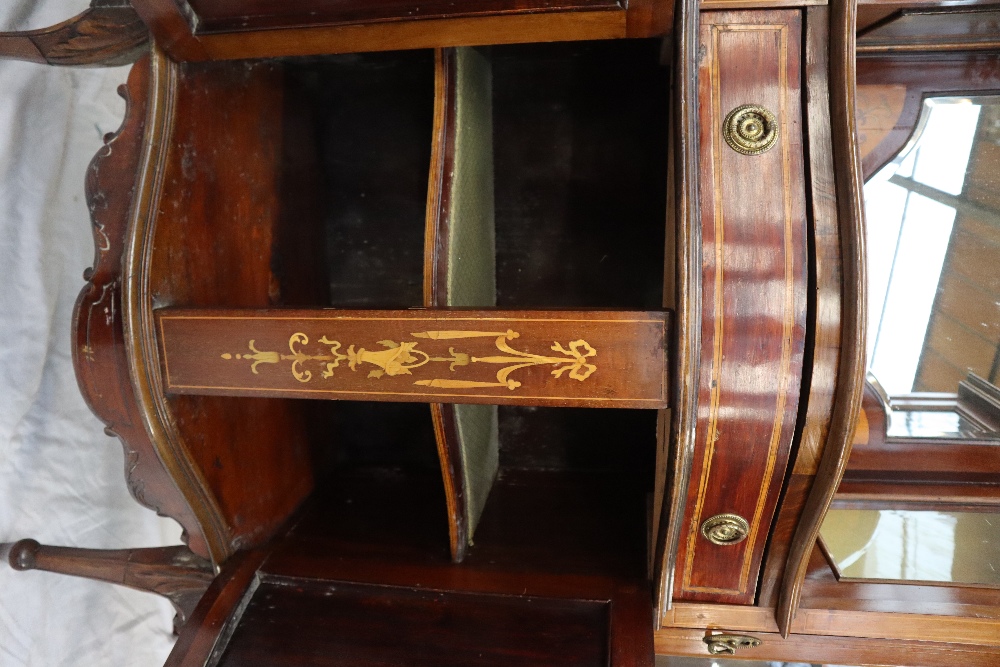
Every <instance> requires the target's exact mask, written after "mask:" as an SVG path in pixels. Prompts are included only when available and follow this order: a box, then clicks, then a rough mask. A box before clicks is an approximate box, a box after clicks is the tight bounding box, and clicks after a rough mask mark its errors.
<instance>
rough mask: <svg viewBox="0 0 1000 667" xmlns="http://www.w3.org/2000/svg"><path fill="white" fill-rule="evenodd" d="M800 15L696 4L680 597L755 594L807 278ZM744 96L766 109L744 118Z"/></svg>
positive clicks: (794, 390)
mask: <svg viewBox="0 0 1000 667" xmlns="http://www.w3.org/2000/svg"><path fill="white" fill-rule="evenodd" d="M801 24H802V19H801V14H800V12H799V11H797V10H774V11H762V12H753V13H751V12H703V13H702V22H701V43H702V49H703V57H702V60H701V69H700V71H699V87H700V92H699V101H700V102H699V103H700V112H699V115H700V118H701V121H702V122H701V133H700V142H701V159H700V163H701V165H702V167H701V193H700V198H701V211H702V216H701V220H702V225H701V226H702V230H701V231H702V238H703V243H702V249H703V250H702V252H703V275H702V283H703V290H702V295H703V300H702V345H701V350H702V359H701V380H700V393H699V399H698V402H699V406H698V425H697V433H696V440H695V442H696V451H695V456H694V465H693V471H692V478H691V479H692V483H691V486H690V489H689V492H688V502H687V511H686V515H685V531H686V536H685V537H684V539H683V541H682V544H681V546H680V550H679V555H678V568H679V569H678V576H677V581H676V585H675V598H677V599H681V600H704V601H715V602H730V603H737V604H752V603H753V601H754V596H755V592H756V581H757V575H758V571H759V569H760V562H761V557H762V554H763V551H764V546H765V543H766V541H767V535H768V532H769V528H770V525H771V520H772V517H773V514H774V511H775V505H776V503H777V500H778V496H779V494H780V491H781V487H782V481H783V478H784V472H785V468H786V465H787V462H788V455H789V450H790V448H791V444H792V437H793V434H794V430H795V422H796V414H797V411H798V402H799V390H800V385H801V378H802V360H803V350H804V347H805V333H806V282H807V255H806V224H807V220H806V213H805V182H804V170H803V151H802V130H801V113H802V112H801V102H800V100H801V92H800V89H801V83H800V52H801V45H800V42H801ZM744 105H757V106H760V107H763V109H764V110H763V111H753V110H752V111H751V112H750V113H749V115H748V114H744V116H743V118H742V120H741V119H740V118H739V115H738V110H739V109H740V108H741V107H743V106H744ZM732 118H735V119H736V120H735V121H734V122H733V123H730V119H732ZM771 130H774V131H776V132H777V136H776V137H774V138H771V139H770V140H769V138H768V136H767V134H768V132H769V131H771ZM771 142H773V143H771ZM727 143H728V144H729V145H727ZM769 143H771V145H770V147H768V144H769ZM748 153H749V154H748ZM731 515H736V516H737V517H739V518H734V517H732V516H731ZM717 517H725V518H724V519H719V521H720V522H722V525H723V526H728V527H729V528H724V529H723V531H722V533H721V534H718V535H716V537H717V538H724V539H723V540H719V539H716V540H715V541H713V540H712V539H710V537H709V534H711V531H709V530H707V526H708V525H709V524H707V523H706V521H707V520H709V519H710V518H717ZM741 522H743V523H741ZM741 531H742V532H743V535H744V536H743V537H742V538H739V536H738V533H740V532H741ZM726 539H728V540H729V543H724V544H720V543H718V542H719V541H726Z"/></svg>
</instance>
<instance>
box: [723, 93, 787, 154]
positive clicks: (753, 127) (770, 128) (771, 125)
mask: <svg viewBox="0 0 1000 667" xmlns="http://www.w3.org/2000/svg"><path fill="white" fill-rule="evenodd" d="M722 136H723V137H724V138H725V140H726V143H727V144H729V147H730V148H732V149H733V150H734V151H736V152H737V153H742V154H743V155H760V154H761V153H764V152H767V151H769V150H770V149H771V147H772V146H774V144H775V143H776V142H777V141H778V123H777V121H776V120H775V119H774V114H773V113H771V112H770V111H768V110H767V109H765V108H764V107H762V106H760V105H757V104H744V105H743V106H740V107H736V108H735V109H733V110H732V111H730V112H729V114H728V115H727V116H726V120H725V122H724V123H723V124H722Z"/></svg>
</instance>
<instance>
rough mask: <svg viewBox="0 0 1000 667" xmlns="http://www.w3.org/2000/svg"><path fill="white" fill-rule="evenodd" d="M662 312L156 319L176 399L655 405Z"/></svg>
mask: <svg viewBox="0 0 1000 667" xmlns="http://www.w3.org/2000/svg"><path fill="white" fill-rule="evenodd" d="M667 323H668V313H665V312H651V313H644V312H617V311H616V312H601V311H576V312H574V311H551V312H547V311H496V310H486V311H475V310H449V311H419V310H385V311H379V310H357V311H352V310H266V311H252V310H242V311H241V310H184V309H176V310H174V309H164V310H161V311H159V312H158V317H157V327H158V333H159V339H160V345H161V348H160V352H161V361H162V364H163V371H164V374H163V378H164V389H165V391H167V392H168V393H173V394H211V395H222V396H281V397H289V398H325V399H353V400H369V401H416V402H422V401H427V402H450V403H456V402H460V403H485V404H497V405H553V406H581V407H616V408H661V407H663V406H664V405H665V404H666V401H667V385H666V378H665V374H666V357H667V354H666V346H665V340H666V335H667Z"/></svg>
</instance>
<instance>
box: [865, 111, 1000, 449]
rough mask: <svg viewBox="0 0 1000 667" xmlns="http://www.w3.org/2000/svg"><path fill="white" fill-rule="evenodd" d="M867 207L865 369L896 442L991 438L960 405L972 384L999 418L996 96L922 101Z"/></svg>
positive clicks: (869, 190)
mask: <svg viewBox="0 0 1000 667" xmlns="http://www.w3.org/2000/svg"><path fill="white" fill-rule="evenodd" d="M865 200H866V206H867V218H868V264H869V328H868V331H869V334H868V366H869V371H870V373H871V374H873V375H874V376H875V377H876V378H878V382H879V383H880V384H881V385H882V387H884V388H885V391H886V393H887V394H888V396H889V397H890V404H891V407H892V411H893V419H892V420H891V426H890V428H891V429H892V430H891V431H890V433H889V435H890V436H901V437H907V436H909V437H939V438H940V437H952V438H963V437H964V438H969V437H974V438H981V437H992V436H994V435H995V433H996V430H997V429H996V428H995V427H994V426H995V425H994V424H992V423H991V422H993V421H994V420H992V419H990V418H989V414H987V420H986V422H987V423H983V421H982V419H981V418H978V417H977V416H976V415H974V414H972V413H969V412H968V411H965V412H963V410H961V409H956V404H960V403H961V401H960V400H959V398H960V395H961V394H962V393H963V391H962V390H961V389H960V384H961V383H965V384H967V385H970V386H972V389H971V391H973V393H983V392H985V395H986V396H987V402H988V403H989V402H993V403H995V405H994V408H996V410H993V412H997V411H998V410H1000V398H998V397H1000V392H998V391H997V389H996V384H997V376H998V374H1000V97H976V98H956V97H948V98H930V99H927V100H925V102H924V108H923V111H922V113H921V116H920V120H919V122H918V124H917V127H916V129H915V130H914V133H913V137H912V139H911V140H910V142H909V144H908V145H907V146H906V147H905V148H904V149H903V150H902V151H901V152H900V154H899V155H898V156H897V157H896V159H894V160H893V161H892V162H890V163H889V164H888V165H887V166H886V167H884V168H883V169H882V170H881V171H879V172H878V173H877V174H876V175H875V176H873V177H872V178H871V179H870V180H869V181H868V183H867V184H866V186H865ZM959 408H960V406H959ZM988 412H989V411H988ZM980 417H981V416H980Z"/></svg>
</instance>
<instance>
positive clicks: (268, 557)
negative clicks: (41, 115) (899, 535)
mask: <svg viewBox="0 0 1000 667" xmlns="http://www.w3.org/2000/svg"><path fill="white" fill-rule="evenodd" d="M909 4H913V5H918V4H919V7H920V9H919V11H918V10H915V9H913V8H910V7H908V6H907V3H883V2H868V3H866V4H863V5H862V6H860V7H859V6H857V5H856V3H855V2H854V0H829V2H827V1H824V0H803V1H796V0H759V1H753V0H750V1H745V0H705V1H703V2H701V3H700V4H699V3H697V2H694V1H693V0H678V1H677V2H673V1H672V0H664V1H661V0H561V1H559V2H554V1H550V0H475V1H473V0H468V1H467V2H463V3H455V2H441V1H438V0H431V1H429V2H426V3H413V2H408V1H406V0H380V1H378V2H355V1H353V0H300V1H298V2H278V1H277V0H241V1H239V2H237V1H236V0H131V2H126V1H125V0H94V3H93V6H92V8H91V9H90V10H88V11H87V12H85V13H84V14H82V15H80V16H78V17H76V18H75V19H72V20H70V21H69V22H67V23H64V24H61V25H59V26H55V27H53V28H51V29H47V30H40V31H34V32H30V33H9V34H5V35H2V36H0V54H3V55H6V56H9V57H15V58H21V59H26V60H31V61H36V62H39V63H49V64H54V65H80V66H83V65H106V64H120V63H134V64H133V65H132V69H131V73H130V74H129V77H128V81H127V83H126V84H125V86H124V87H123V95H124V97H125V99H126V102H127V112H126V115H125V119H124V121H123V123H122V126H121V128H120V130H119V131H118V132H117V133H115V134H114V135H113V136H109V137H108V138H107V141H106V146H104V147H103V148H101V149H100V150H99V151H98V153H97V156H96V157H95V158H94V161H93V163H92V164H91V167H90V169H89V171H88V173H87V174H86V189H87V198H88V202H89V205H90V210H91V216H92V223H93V228H94V237H95V246H96V248H97V253H96V258H95V263H94V267H93V269H91V270H90V271H89V272H88V274H87V276H86V280H87V284H86V285H85V287H84V289H83V291H82V292H81V294H80V297H79V300H78V302H77V308H76V313H75V329H74V344H75V347H74V355H75V356H74V362H75V366H76V371H77V375H78V379H79V382H80V387H81V390H82V391H83V393H84V396H85V397H86V399H87V401H88V403H89V404H90V406H91V407H92V409H93V410H94V412H95V413H96V414H97V415H98V416H99V417H100V418H101V419H102V420H103V421H104V422H105V423H106V424H107V426H108V429H109V431H110V432H113V433H114V434H115V435H117V436H118V437H119V439H120V440H121V441H122V443H123V446H124V447H125V451H126V453H127V460H128V465H127V475H126V477H127V483H128V485H129V489H130V491H131V492H132V495H133V496H134V497H135V499H136V500H137V501H138V502H139V503H141V504H142V505H144V506H146V507H149V508H150V509H152V510H155V511H157V512H159V513H161V514H163V515H166V516H169V517H172V518H173V519H176V520H177V521H178V522H179V523H180V524H181V526H182V527H183V528H184V540H185V544H186V545H185V546H178V547H172V548H166V549H134V550H123V551H114V552H106V551H94V550H85V549H67V548H60V547H49V546H42V545H39V544H37V543H36V542H34V541H31V540H22V541H21V542H18V543H15V544H10V545H6V550H7V552H8V559H9V561H10V563H11V565H13V566H14V567H15V568H18V569H24V570H30V569H45V570H50V571H56V572H64V573H67V574H76V575H82V576H89V577H93V578H99V579H105V580H108V581H112V582H114V583H119V584H124V585H128V586H132V587H135V588H139V589H141V590H149V591H152V592H156V593H159V594H161V595H165V596H167V597H168V598H170V599H171V601H172V602H173V603H174V605H175V607H176V608H177V617H176V631H177V633H178V640H177V643H176V646H175V648H174V651H173V653H172V654H171V655H170V658H169V659H168V661H167V665H170V666H172V667H180V666H185V667H193V666H195V665H197V666H206V665H220V666H226V667H236V666H242V665H264V664H266V665H317V666H319V665H390V664H391V665H397V664H398V665H404V664H405V665H499V664H504V665H543V664H544V665H557V664H558V665H561V664H566V665H608V664H610V665H616V666H619V665H621V666H624V665H652V664H653V663H654V660H661V661H666V660H669V658H668V656H706V657H707V656H710V655H711V656H715V657H716V658H720V659H726V658H732V657H735V658H740V657H743V658H747V659H759V660H794V661H811V662H836V663H840V664H858V665H860V664H879V665H888V664H892V665H921V666H927V667H936V666H942V667H943V666H945V665H953V664H959V663H961V664H964V665H991V664H997V661H998V660H1000V658H998V657H997V651H998V650H1000V620H998V618H1000V598H998V596H997V593H998V590H1000V589H998V588H997V586H996V585H995V584H989V583H987V584H968V583H967V582H962V581H958V582H953V583H942V582H936V583H934V584H933V585H930V584H927V583H926V582H923V583H913V582H908V581H890V580H889V579H891V577H889V578H881V579H878V580H877V581H876V580H867V581H866V580H857V579H852V575H849V574H845V572H847V570H846V569H845V568H847V567H848V566H849V564H848V563H847V561H846V560H844V559H838V555H837V554H838V548H839V547H838V546H837V544H838V543H837V542H836V540H835V539H834V537H833V533H832V532H830V531H832V530H833V528H828V527H824V526H833V525H834V524H833V523H830V522H827V523H824V521H825V519H827V518H828V515H829V513H830V512H831V510H830V508H831V506H833V508H834V510H832V511H833V512H837V511H849V510H851V508H855V509H856V508H857V507H861V506H864V507H868V508H869V509H871V508H875V507H882V506H885V507H889V508H894V507H895V508H897V509H898V508H900V507H903V505H906V503H909V505H908V507H910V509H914V508H917V509H921V508H923V509H928V508H930V509H934V508H933V507H931V505H934V503H936V502H938V501H940V499H941V497H942V495H941V494H942V493H943V492H942V491H941V489H942V488H945V487H947V489H948V493H949V494H950V495H948V498H951V499H952V500H953V501H954V502H952V505H954V506H959V505H960V506H961V507H962V508H965V509H967V510H969V511H973V512H975V511H982V510H983V509H984V508H986V509H987V510H988V509H990V508H993V509H996V506H997V502H996V498H997V497H998V496H997V492H996V490H997V487H998V484H1000V477H998V473H1000V467H998V466H997V462H996V460H995V456H994V455H993V451H994V450H993V449H992V447H995V446H996V441H995V440H994V439H993V438H994V435H995V431H998V430H1000V423H998V422H997V420H996V415H997V411H998V405H1000V402H998V399H997V393H998V392H996V387H995V382H996V380H995V377H993V378H991V377H986V378H985V379H983V378H979V379H974V378H973V376H969V379H967V380H963V382H964V383H965V384H964V385H962V387H964V389H963V388H961V387H960V388H959V389H957V390H956V391H957V392H958V393H957V394H955V397H953V398H941V397H940V396H939V397H938V398H936V399H926V398H924V399H920V398H913V399H912V400H911V402H910V403H907V402H906V401H905V400H902V399H900V398H899V397H890V398H888V399H886V400H882V398H884V396H882V395H880V394H878V393H877V392H876V385H875V384H873V383H867V382H866V379H865V377H866V376H865V373H866V369H867V368H868V365H867V364H866V350H868V349H870V345H869V344H868V341H867V340H866V328H867V322H868V321H869V307H868V304H867V299H868V286H867V273H868V260H867V252H866V231H865V222H864V212H863V196H862V188H863V184H864V180H865V178H866V177H870V176H872V175H873V174H874V173H875V171H876V170H877V169H878V168H880V167H882V166H883V165H884V164H885V163H887V162H892V161H893V160H895V162H892V163H893V164H896V163H900V164H903V163H904V162H905V161H904V158H905V157H906V155H909V152H908V151H910V152H912V151H911V149H910V148H907V145H908V142H909V143H910V144H912V143H913V141H915V140H916V139H915V138H919V137H920V136H921V132H923V130H922V129H921V128H922V127H923V126H924V125H926V124H927V123H928V122H933V121H923V120H920V119H921V118H923V117H924V115H923V114H922V113H921V111H920V109H921V104H922V100H923V99H924V98H925V97H931V96H933V95H937V96H942V95H951V96H952V97H954V96H955V95H969V94H970V92H975V93H976V95H979V96H986V95H988V94H989V93H990V92H995V91H996V89H997V88H1000V86H997V85H996V83H997V80H998V72H1000V70H998V55H997V54H998V48H1000V31H998V29H997V27H996V26H997V23H996V18H997V12H996V11H995V9H994V8H992V7H990V6H980V5H978V4H977V5H975V6H973V7H972V8H971V9H969V8H963V9H957V10H956V9H942V8H938V7H934V6H933V5H928V4H927V3H917V2H913V3H909ZM859 28H860V30H859ZM976 99H979V98H976ZM977 108H978V107H977ZM984 108H985V107H984ZM984 113H985V112H984ZM859 124H860V125H859ZM915 127H916V130H914V128H915ZM921 150H923V149H921ZM928 150H929V149H928ZM977 155H978V154H977ZM897 156H898V157H897ZM901 169H902V167H901ZM914 169H916V168H914ZM902 173H903V172H897V175H896V176H893V177H892V178H894V179H896V180H897V181H899V179H905V178H909V179H910V181H912V182H913V183H916V185H913V186H912V187H911V190H913V191H914V192H918V194H920V193H923V194H922V195H921V196H925V195H927V196H929V195H928V193H927V192H924V191H923V190H920V189H919V188H921V187H923V188H927V187H930V186H928V185H926V184H925V183H924V182H923V181H920V178H921V177H919V176H918V175H916V174H917V171H915V170H914V171H913V172H912V173H911V175H910V176H905V175H900V174H902ZM918 181H920V182H918ZM908 182H909V181H908ZM987 189H988V188H987ZM942 196H943V195H942ZM950 196H952V197H953V198H954V197H958V198H961V197H959V196H958V195H954V194H952V195H950ZM949 201H950V200H949ZM963 202H965V203H963V204H962V206H965V207H966V208H964V209H960V210H961V211H966V210H971V209H969V208H968V207H970V206H978V207H979V208H978V209H976V210H977V211H979V210H980V209H986V208H988V207H989V206H988V205H987V204H985V203H983V202H982V201H980V202H978V203H974V204H970V203H968V202H967V201H965V200H963ZM952 203H953V204H954V206H956V207H958V206H959V205H958V204H957V203H955V202H952ZM878 224H881V222H879V223H878ZM984 224H985V223H984ZM991 224H994V225H995V224H996V223H995V222H993V223H991ZM900 233H902V232H900ZM970 233H972V232H970ZM984 234H985V232H984ZM974 235H975V234H973V236H974ZM979 238H985V239H986V241H989V243H993V241H990V240H989V238H987V236H983V235H980V237H979ZM984 242H985V241H984ZM973 282H975V279H973ZM987 282H988V281H987ZM984 326H986V325H984ZM989 326H994V325H989ZM989 326H987V328H989ZM879 331H881V329H879ZM875 349H876V350H878V349H879V348H877V347H876V348H875ZM876 354H877V352H876ZM970 368H971V367H970ZM987 375H988V373H987ZM963 376H964V375H963ZM978 377H979V376H978V375H977V376H976V378H978ZM980 380H981V382H980ZM948 396H950V394H949V395H948ZM927 400H931V401H932V402H933V401H934V400H936V401H938V402H937V403H934V405H935V406H937V407H936V408H934V409H936V410H938V412H946V411H947V410H951V411H952V412H951V413H953V414H954V415H957V416H956V417H955V419H966V420H970V419H971V420H973V421H974V422H975V424H977V425H978V426H977V428H980V427H981V428H980V431H977V433H978V434H979V435H977V436H976V437H977V438H978V439H977V440H975V442H974V443H972V444H969V443H966V442H964V441H961V442H959V440H961V438H959V437H958V436H955V437H953V438H952V439H951V440H948V439H947V438H945V439H944V440H948V442H949V443H951V445H954V446H955V447H957V449H953V450H947V451H949V452H950V451H959V450H961V451H963V452H965V451H966V450H967V449H968V447H971V446H973V445H976V446H979V447H980V449H979V450H975V452H976V453H972V454H970V453H968V452H966V454H964V456H966V459H968V458H969V457H972V458H976V456H978V457H979V458H978V459H977V460H978V461H980V462H982V463H981V465H980V467H979V468H978V469H977V470H972V468H973V466H972V465H971V464H966V467H965V468H961V469H960V470H957V469H953V468H949V467H948V466H947V465H944V464H942V465H940V466H938V467H936V468H935V467H934V466H932V465H931V464H927V465H924V464H919V465H916V466H912V465H911V466H910V467H909V468H908V467H907V465H908V464H910V463H914V461H915V459H914V460H911V461H909V462H908V463H903V462H901V461H899V460H898V459H894V458H893V452H896V451H900V448H903V449H905V447H904V445H906V443H905V442H903V441H900V440H899V439H898V438H897V439H895V440H894V439H893V438H894V437H895V436H893V435H892V433H891V432H889V431H888V430H886V429H887V428H888V427H887V426H885V425H886V424H887V423H888V421H889V419H885V417H886V416H887V415H888V416H889V417H891V416H893V415H895V411H899V410H907V409H909V410H910V411H913V410H916V408H913V407H912V406H913V405H923V406H926V405H928V403H927V402H926V401H927ZM914 401H916V402H914ZM920 401H924V402H923V403H921V402H920ZM949 401H950V402H949ZM428 406H429V407H428ZM906 406H910V407H909V408H907V407H906ZM951 413H949V414H951ZM899 419H904V418H902V417H900V418H899ZM880 420H881V421H880ZM991 420H992V421H991ZM963 423H964V422H963ZM970 423H971V422H970ZM880 424H882V431H881V432H880V431H879V428H880V427H879V425H880ZM990 424H993V426H994V427H996V428H994V430H993V431H989V428H992V427H991V426H990ZM983 429H986V430H983ZM963 437H964V436H963ZM939 440H940V442H938V441H935V442H936V445H935V446H937V447H938V448H937V449H933V448H932V445H934V443H930V444H928V443H924V444H923V445H920V444H919V443H918V444H913V443H910V446H911V449H912V448H916V449H918V450H919V447H920V446H923V447H924V449H925V450H927V451H928V452H930V453H926V452H925V453H924V454H920V455H919V456H920V457H923V456H926V457H930V459H934V457H935V456H938V455H940V457H939V458H946V457H945V455H944V454H943V452H945V451H946V450H944V449H941V447H943V446H944V445H942V443H943V442H944V440H941V439H940V438H939ZM907 442H909V441H907ZM856 443H858V449H857V451H856V453H855V454H854V455H852V445H854V444H856ZM901 443H902V444H901ZM918 445H919V446H918ZM894 447H895V449H894ZM928 447H931V449H928ZM962 448H966V449H962ZM920 451H924V450H920ZM969 451H971V450H969ZM859 457H860V458H859ZM879 457H881V458H879ZM983 457H985V458H983ZM990 457H993V458H990ZM920 460H921V461H923V460H924V459H923V458H921V459H920ZM927 460H929V459H927ZM935 460H937V459H935ZM878 461H881V463H878ZM921 466H923V467H921ZM910 470H916V471H917V472H918V473H919V475H925V477H922V478H921V479H922V480H923V482H925V483H923V484H918V485H916V486H913V485H909V486H908V485H907V484H908V483H909V482H912V481H913V479H910V478H907V475H908V474H909V473H908V472H907V471H910ZM872 471H875V472H872ZM942 471H943V472H942ZM945 472H946V473H947V475H945V476H944V477H941V476H940V475H939V476H938V477H934V475H937V474H938V473H941V475H944V473H945ZM919 475H918V476H919ZM948 475H950V477H949V476H948ZM939 477H940V478H939ZM945 477H947V479H945ZM932 478H933V479H932ZM842 480H844V482H843V485H842V484H841V482H842ZM866 485H867V486H866ZM949 485H950V486H949ZM918 487H919V488H918ZM838 489H840V491H839V492H838ZM935 493H937V494H938V495H937V496H935V495H934V494H935ZM921 494H923V495H921ZM963 494H964V495H963ZM946 495H947V494H946ZM959 496H961V497H962V498H964V500H962V501H961V502H958V501H955V500H954V499H955V498H957V497H959ZM935 498H937V500H934V499H935ZM949 502H951V501H949ZM866 503H867V504H866ZM900 503H903V505H900ZM956 503H957V505H956ZM963 503H964V504H963ZM946 504H947V503H946ZM935 507H937V506H936V505H935ZM904 509H905V508H904ZM937 509H940V508H939V507H937ZM953 509H954V507H953ZM838 516H839V515H838ZM821 531H822V533H823V535H822V536H821ZM848 560H849V559H848ZM997 565H998V566H1000V562H997ZM903 579H905V577H903ZM656 656H661V657H660V658H657V657H656ZM666 664H669V662H667V663H666Z"/></svg>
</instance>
